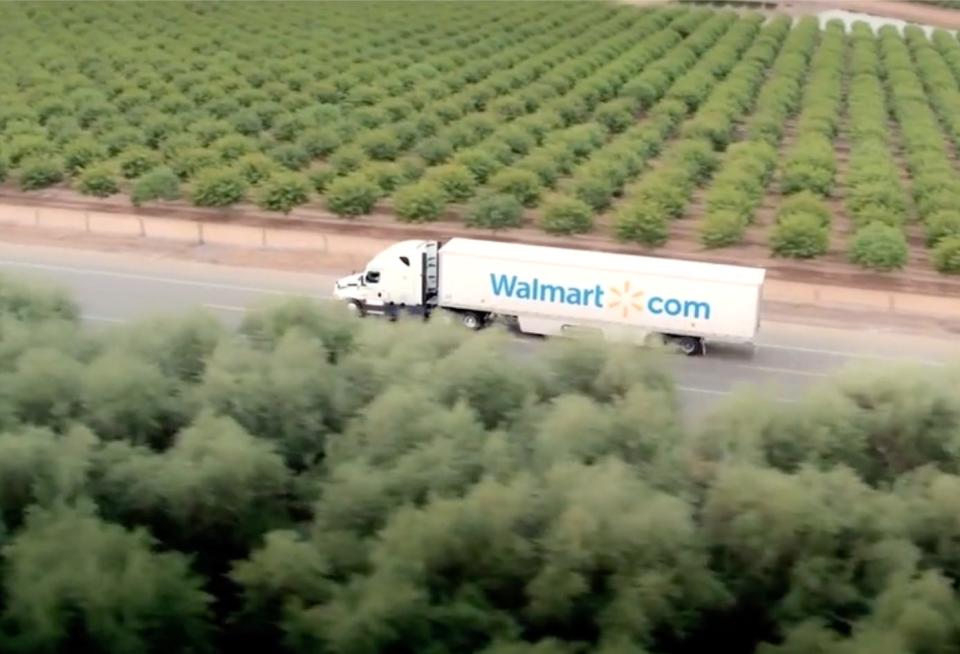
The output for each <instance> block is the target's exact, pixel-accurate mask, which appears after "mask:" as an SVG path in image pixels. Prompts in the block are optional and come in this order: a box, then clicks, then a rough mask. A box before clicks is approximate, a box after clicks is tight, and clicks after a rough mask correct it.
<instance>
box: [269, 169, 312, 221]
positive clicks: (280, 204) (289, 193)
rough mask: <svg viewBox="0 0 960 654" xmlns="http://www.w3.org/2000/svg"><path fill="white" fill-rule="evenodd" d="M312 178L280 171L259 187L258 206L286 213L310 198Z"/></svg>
mask: <svg viewBox="0 0 960 654" xmlns="http://www.w3.org/2000/svg"><path fill="white" fill-rule="evenodd" d="M310 186H311V183H310V179H309V178H308V177H307V176H306V175H302V174H299V173H279V174H277V175H273V176H271V177H270V178H268V179H267V180H266V181H264V182H263V184H262V185H261V186H260V188H259V189H257V193H256V201H257V206H259V207H260V208H262V209H267V210H269V211H280V212H283V213H284V214H287V213H290V211H291V210H292V209H293V208H294V207H297V206H299V205H301V204H306V203H307V202H308V201H309V200H310Z"/></svg>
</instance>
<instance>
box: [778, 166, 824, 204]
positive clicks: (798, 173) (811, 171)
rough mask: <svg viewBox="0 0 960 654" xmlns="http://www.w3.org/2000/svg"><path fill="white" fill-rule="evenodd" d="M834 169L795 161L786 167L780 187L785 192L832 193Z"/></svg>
mask: <svg viewBox="0 0 960 654" xmlns="http://www.w3.org/2000/svg"><path fill="white" fill-rule="evenodd" d="M833 175H834V173H833V171H832V170H830V169H829V168H824V167H821V166H817V165H815V164H812V163H805V162H804V163H795V164H793V165H791V166H789V167H787V168H785V169H784V171H783V175H782V178H781V184H780V189H781V190H782V191H783V192H784V193H799V192H800V191H812V192H814V193H818V194H820V195H824V196H827V195H830V193H831V192H832V191H833Z"/></svg>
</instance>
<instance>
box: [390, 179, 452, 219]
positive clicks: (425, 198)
mask: <svg viewBox="0 0 960 654" xmlns="http://www.w3.org/2000/svg"><path fill="white" fill-rule="evenodd" d="M447 197H448V195H447V193H446V191H445V190H444V188H443V187H442V186H441V185H440V184H439V183H437V182H433V181H430V180H428V179H423V180H421V181H419V182H416V183H414V184H411V185H409V186H405V187H404V188H402V189H401V190H400V191H399V192H397V194H396V195H395V196H394V198H393V201H394V210H395V211H396V212H397V216H398V217H399V218H400V219H401V220H403V221H405V222H428V221H433V220H437V219H438V218H439V217H440V216H441V215H442V214H443V211H444V209H446V206H447Z"/></svg>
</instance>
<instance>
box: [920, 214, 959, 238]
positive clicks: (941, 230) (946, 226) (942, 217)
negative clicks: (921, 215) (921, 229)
mask: <svg viewBox="0 0 960 654" xmlns="http://www.w3.org/2000/svg"><path fill="white" fill-rule="evenodd" d="M926 232H927V246H928V247H933V246H935V245H936V244H937V243H939V242H940V241H941V240H942V239H944V238H947V237H950V236H960V211H958V210H953V211H947V210H945V211H938V212H937V213H935V214H933V215H932V216H929V217H928V218H927V220H926Z"/></svg>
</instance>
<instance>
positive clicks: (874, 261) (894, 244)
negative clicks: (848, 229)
mask: <svg viewBox="0 0 960 654" xmlns="http://www.w3.org/2000/svg"><path fill="white" fill-rule="evenodd" d="M849 255H850V260H851V261H852V262H853V263H856V264H859V265H861V266H863V267H864V268H872V269H873V270H880V271H889V270H897V269H900V268H903V266H904V265H905V264H906V263H907V255H908V250H907V240H906V238H905V237H904V235H903V232H902V231H901V230H900V229H898V228H896V227H892V226H890V225H884V224H883V223H870V224H869V225H865V226H863V227H861V228H860V229H858V230H857V232H856V234H854V237H853V240H852V241H851V243H850V252H849Z"/></svg>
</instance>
